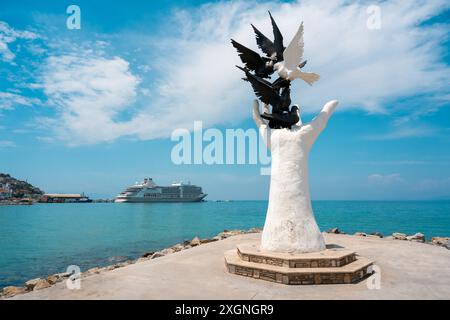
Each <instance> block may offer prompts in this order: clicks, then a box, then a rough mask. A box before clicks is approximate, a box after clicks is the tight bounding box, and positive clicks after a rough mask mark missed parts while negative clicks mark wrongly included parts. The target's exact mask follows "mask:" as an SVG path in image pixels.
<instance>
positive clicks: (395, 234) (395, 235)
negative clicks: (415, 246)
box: [392, 232, 406, 240]
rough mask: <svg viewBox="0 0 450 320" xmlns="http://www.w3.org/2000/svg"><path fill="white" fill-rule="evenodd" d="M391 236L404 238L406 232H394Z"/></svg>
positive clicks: (399, 238)
mask: <svg viewBox="0 0 450 320" xmlns="http://www.w3.org/2000/svg"><path fill="white" fill-rule="evenodd" d="M392 236H393V237H394V239H396V240H406V234H404V233H400V232H394V233H393V234H392Z"/></svg>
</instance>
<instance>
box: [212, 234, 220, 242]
mask: <svg viewBox="0 0 450 320" xmlns="http://www.w3.org/2000/svg"><path fill="white" fill-rule="evenodd" d="M211 240H213V241H218V240H222V237H221V236H219V235H217V236H214V237H212V238H211Z"/></svg>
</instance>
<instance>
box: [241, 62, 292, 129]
mask: <svg viewBox="0 0 450 320" xmlns="http://www.w3.org/2000/svg"><path fill="white" fill-rule="evenodd" d="M237 67H238V68H239V69H241V70H242V71H244V72H245V75H246V78H245V80H247V81H249V82H250V84H251V85H252V87H253V91H254V92H255V94H256V96H257V97H258V98H259V99H260V100H261V101H262V102H263V103H264V104H266V105H270V106H272V114H269V113H264V114H262V115H261V116H262V117H263V118H264V119H266V120H269V127H270V128H272V129H280V128H291V126H292V125H294V124H296V123H297V122H298V120H299V116H298V112H297V111H298V107H296V108H297V109H295V108H291V110H290V109H289V106H290V105H291V96H290V94H291V89H290V81H289V82H288V83H287V86H282V87H279V86H274V85H272V84H271V83H270V82H269V81H267V80H264V79H262V78H260V77H258V76H257V75H254V74H252V73H251V72H250V71H249V70H248V69H245V68H242V67H239V66H237Z"/></svg>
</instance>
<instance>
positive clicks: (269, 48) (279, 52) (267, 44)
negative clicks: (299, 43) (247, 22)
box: [252, 11, 286, 64]
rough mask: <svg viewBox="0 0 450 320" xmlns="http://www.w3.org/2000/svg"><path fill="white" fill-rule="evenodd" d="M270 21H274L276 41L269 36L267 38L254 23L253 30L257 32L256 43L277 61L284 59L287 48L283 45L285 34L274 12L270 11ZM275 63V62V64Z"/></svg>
mask: <svg viewBox="0 0 450 320" xmlns="http://www.w3.org/2000/svg"><path fill="white" fill-rule="evenodd" d="M269 16H270V21H271V22H272V29H273V37H274V41H273V42H272V41H271V40H270V39H269V38H267V37H266V36H265V35H264V34H263V33H262V32H260V31H259V30H258V29H256V27H255V26H254V25H253V24H252V28H253V31H254V32H255V34H256V43H257V45H258V47H259V48H260V49H261V50H262V52H264V53H265V54H266V55H267V57H268V58H270V59H271V60H273V61H275V63H276V62H279V61H283V52H284V49H286V48H285V47H284V46H283V35H282V34H281V32H280V29H279V28H278V26H277V23H276V22H275V20H274V19H273V17H272V14H271V13H270V11H269ZM275 63H274V64H275Z"/></svg>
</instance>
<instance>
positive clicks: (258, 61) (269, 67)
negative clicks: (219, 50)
mask: <svg viewBox="0 0 450 320" xmlns="http://www.w3.org/2000/svg"><path fill="white" fill-rule="evenodd" d="M231 44H232V45H233V47H235V48H236V50H237V52H238V54H239V57H240V58H241V60H242V62H243V63H244V64H245V66H246V67H247V68H248V69H250V70H252V71H254V72H255V74H256V75H257V76H258V77H261V78H270V75H271V74H272V73H273V72H274V69H273V65H274V62H273V60H271V59H269V58H266V57H261V56H260V55H259V53H257V52H255V51H253V50H252V49H249V48H247V47H246V46H243V45H242V44H240V43H239V42H236V41H234V40H233V39H231Z"/></svg>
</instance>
